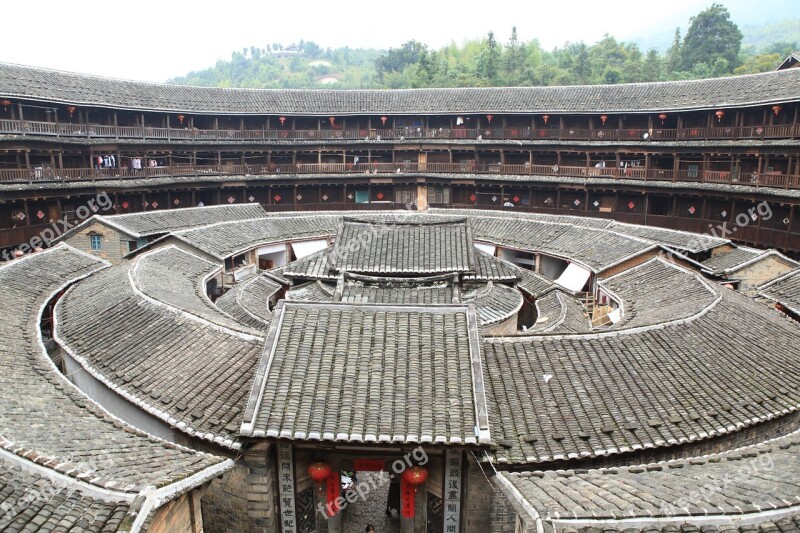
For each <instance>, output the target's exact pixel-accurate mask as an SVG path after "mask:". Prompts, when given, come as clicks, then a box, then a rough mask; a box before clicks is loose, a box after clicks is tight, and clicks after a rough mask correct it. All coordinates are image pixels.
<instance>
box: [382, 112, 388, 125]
mask: <svg viewBox="0 0 800 533" xmlns="http://www.w3.org/2000/svg"><path fill="white" fill-rule="evenodd" d="M387 120H389V118H388V117H386V116H385V115H384V116H382V117H381V124H383V125H384V126H385V125H386V121H387Z"/></svg>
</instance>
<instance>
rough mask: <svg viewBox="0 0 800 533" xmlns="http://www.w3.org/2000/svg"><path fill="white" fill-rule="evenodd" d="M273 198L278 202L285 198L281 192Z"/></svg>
mask: <svg viewBox="0 0 800 533" xmlns="http://www.w3.org/2000/svg"><path fill="white" fill-rule="evenodd" d="M272 199H273V200H275V201H276V202H280V201H281V200H283V198H281V195H280V194H276V195H275V196H273V197H272Z"/></svg>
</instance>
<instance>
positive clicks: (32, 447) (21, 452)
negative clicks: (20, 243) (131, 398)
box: [0, 245, 233, 531]
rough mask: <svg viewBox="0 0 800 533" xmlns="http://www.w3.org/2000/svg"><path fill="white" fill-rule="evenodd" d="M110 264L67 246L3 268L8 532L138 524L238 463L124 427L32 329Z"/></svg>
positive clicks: (0, 482) (1, 387)
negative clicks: (40, 497) (52, 304)
mask: <svg viewBox="0 0 800 533" xmlns="http://www.w3.org/2000/svg"><path fill="white" fill-rule="evenodd" d="M107 266H108V265H107V263H105V262H103V261H100V260H99V259H97V258H94V257H92V256H89V255H88V254H85V253H83V252H80V251H78V250H75V249H73V248H71V247H69V246H66V245H58V246H56V247H54V248H51V249H49V250H47V251H45V252H40V253H36V254H33V255H29V256H27V257H25V258H23V259H19V260H16V261H13V262H11V263H8V264H5V265H3V266H0V285H1V286H2V287H3V295H4V301H5V302H6V304H7V305H5V306H3V307H2V310H1V311H0V333H2V338H3V341H4V342H3V345H2V348H0V366H1V367H2V369H3V371H2V372H0V400H2V401H0V420H2V421H3V423H2V427H1V428H0V503H2V504H3V505H4V513H3V515H0V529H2V530H4V531H5V530H9V531H22V530H33V529H36V530H50V529H58V528H59V527H60V528H65V527H68V526H71V527H73V528H77V529H80V530H81V531H97V530H102V531H134V530H135V531H138V530H140V529H141V525H142V523H143V522H144V520H145V519H146V515H147V514H148V513H149V512H150V510H152V508H153V504H154V503H155V502H159V501H160V502H165V501H169V500H171V499H172V498H174V497H177V496H179V495H180V494H183V493H184V492H185V491H187V490H190V489H192V488H194V487H197V486H199V485H201V484H203V483H205V482H206V481H208V480H210V479H212V478H214V477H216V476H218V475H220V474H221V473H223V472H225V471H227V470H229V469H230V468H231V467H232V466H233V465H232V462H231V461H229V460H226V459H223V458H218V457H213V456H210V455H207V454H202V453H196V452H193V451H191V450H188V449H186V448H183V447H180V446H176V445H174V444H170V443H168V442H166V441H163V440H160V439H156V438H155V437H152V436H150V435H148V434H145V433H143V432H140V431H139V430H136V429H134V428H132V427H130V426H128V425H127V424H125V423H123V422H122V421H121V420H119V419H117V418H114V417H112V416H111V415H110V414H108V413H107V412H106V411H104V410H103V409H102V408H101V407H100V406H98V405H97V404H95V403H94V402H93V401H91V400H90V399H89V398H88V397H87V396H85V395H84V394H83V393H82V392H80V391H78V389H76V388H75V387H74V386H73V385H72V384H71V383H70V382H69V381H68V380H67V379H66V378H65V377H64V376H62V375H61V374H60V373H59V372H58V370H57V369H56V368H55V366H54V365H53V363H52V361H51V360H50V358H49V356H48V354H47V353H46V352H45V347H44V344H43V342H42V337H41V334H39V333H36V332H38V331H39V329H38V327H39V319H40V316H41V315H42V313H43V311H44V306H45V305H46V304H47V302H48V301H49V300H50V299H51V298H52V297H53V296H55V294H56V293H58V292H59V291H61V290H63V289H64V288H65V287H67V286H69V285H70V284H72V283H74V282H77V281H79V280H83V279H85V278H87V277H88V278H89V279H91V278H92V277H93V275H95V273H96V272H98V271H99V270H102V269H104V268H106V267H107ZM32 487H36V488H37V489H38V490H41V491H43V493H45V494H47V495H48V496H49V498H48V499H47V500H46V501H45V502H33V503H31V502H30V501H29V499H30V498H29V496H30V495H29V494H28V491H27V490H26V489H28V488H32ZM142 500H144V501H145V502H149V503H147V505H143V504H142ZM18 501H19V502H22V503H21V504H20V505H17V502H18ZM42 503H46V505H44V506H42V505H41V504H42ZM158 505H161V504H160V503H158ZM148 509H150V510H148ZM6 511H7V512H6ZM90 516H92V517H94V518H95V520H89V517H90ZM77 529H76V530H77Z"/></svg>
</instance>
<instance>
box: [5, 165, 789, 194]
mask: <svg viewBox="0 0 800 533" xmlns="http://www.w3.org/2000/svg"><path fill="white" fill-rule="evenodd" d="M404 173H425V174H494V175H514V176H538V177H542V176H545V177H552V178H559V177H570V178H585V179H590V180H612V181H641V182H647V181H662V182H663V181H667V182H687V183H718V184H729V185H747V186H751V187H774V188H778V189H800V176H796V175H786V174H781V173H776V172H768V173H763V174H756V173H735V172H727V171H718V170H702V169H700V170H666V169H656V168H650V169H648V168H644V167H628V168H616V167H605V168H597V167H591V166H590V167H576V166H560V167H558V166H548V165H500V164H475V163H358V164H355V165H354V164H353V163H321V164H317V163H297V164H280V165H279V164H271V165H225V164H223V165H176V166H162V167H149V166H148V167H144V168H142V169H140V170H128V169H121V168H101V169H96V168H71V169H49V168H45V169H42V168H34V169H14V170H7V169H0V183H29V184H33V183H45V182H60V183H63V182H76V181H87V182H93V181H102V180H130V179H148V178H169V177H202V176H262V175H263V176H268V175H269V176H275V175H280V174H289V175H331V174H334V175H335V174H343V175H350V176H354V175H357V174H364V175H370V174H382V175H387V174H404Z"/></svg>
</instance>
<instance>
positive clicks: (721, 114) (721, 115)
mask: <svg viewBox="0 0 800 533" xmlns="http://www.w3.org/2000/svg"><path fill="white" fill-rule="evenodd" d="M714 114H715V115H717V121H719V122H722V117H724V116H725V111H723V110H722V109H720V110H719V111H717V112H716V113H714Z"/></svg>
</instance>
